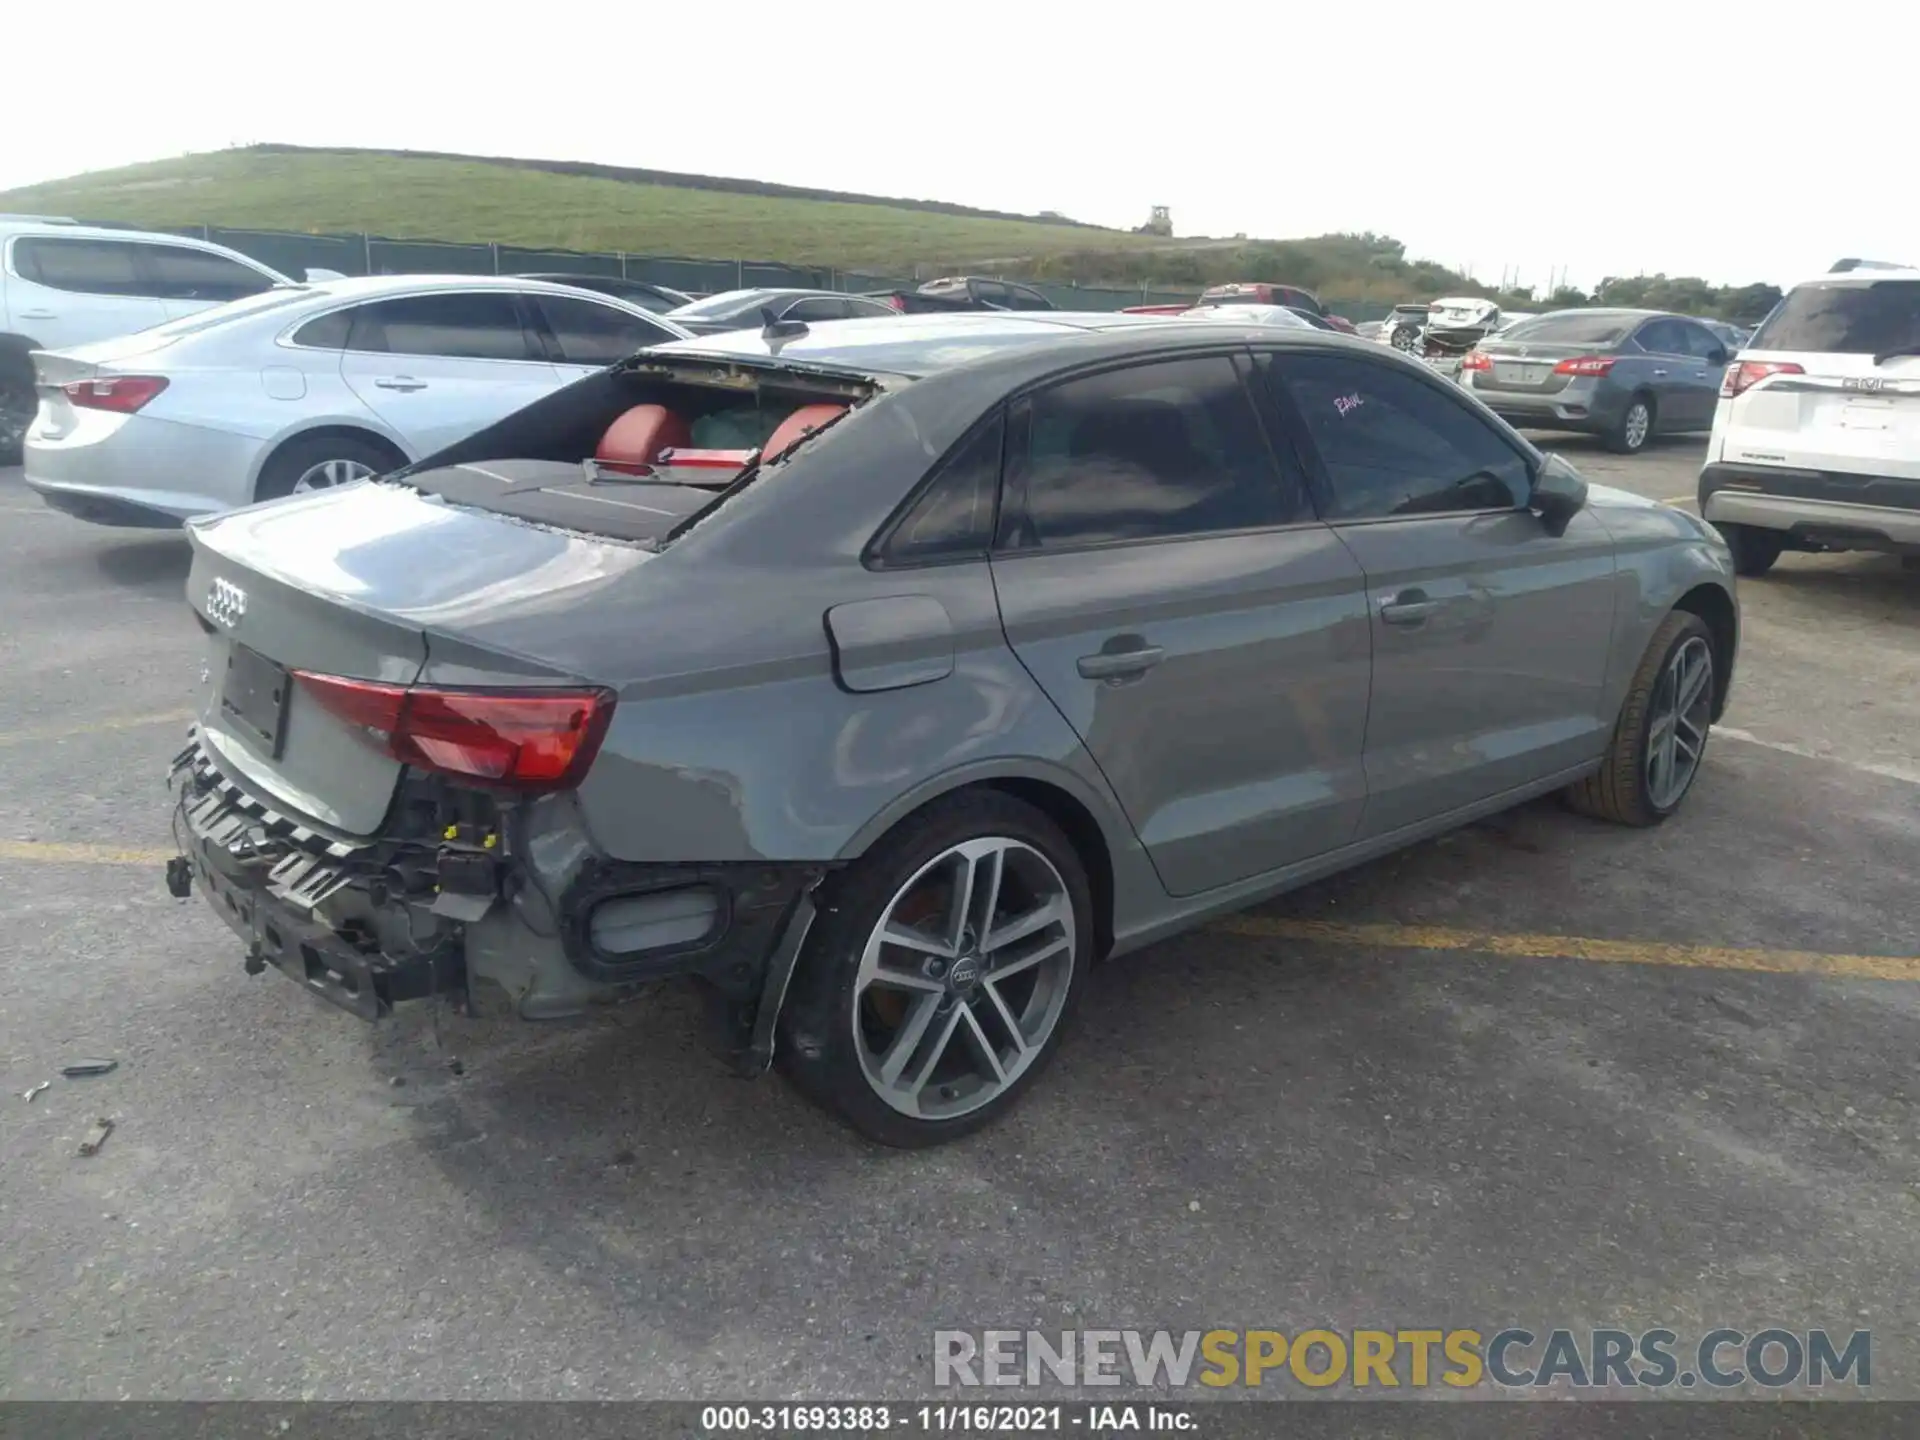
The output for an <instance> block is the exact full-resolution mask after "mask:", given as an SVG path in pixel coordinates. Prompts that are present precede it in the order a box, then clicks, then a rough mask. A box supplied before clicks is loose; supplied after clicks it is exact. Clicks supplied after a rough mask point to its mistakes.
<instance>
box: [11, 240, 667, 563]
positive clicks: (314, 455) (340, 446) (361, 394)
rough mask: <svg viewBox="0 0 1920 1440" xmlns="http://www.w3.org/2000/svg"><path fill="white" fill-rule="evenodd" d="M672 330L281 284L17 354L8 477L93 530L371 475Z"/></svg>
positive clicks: (574, 296) (515, 291)
mask: <svg viewBox="0 0 1920 1440" xmlns="http://www.w3.org/2000/svg"><path fill="white" fill-rule="evenodd" d="M686 334H687V332H686V330H685V329H683V328H682V327H681V326H679V325H676V324H675V323H674V322H672V321H670V320H666V319H663V318H662V317H660V316H658V315H652V314H649V313H648V312H647V311H645V310H642V309H641V308H639V307H638V306H636V305H631V304H628V303H626V302H624V301H621V300H616V299H613V298H611V297H609V296H605V295H595V294H589V293H587V292H585V291H581V290H576V289H572V288H570V287H567V286H563V285H553V284H547V283H543V282H541V281H537V280H527V279H496V278H494V277H491V276H486V277H480V276H420V275H406V276H379V277H373V278H368V279H359V280H337V281H329V282H326V283H322V284H314V285H288V286H282V287H277V288H275V289H272V290H268V291H266V292H264V293H263V294H259V295H254V296H251V297H249V298H247V299H245V300H237V301H235V302H233V303H232V304H229V305H222V306H220V307H218V308H217V309H213V310H208V311H205V312H203V313H201V314H198V315H194V316H190V317H187V318H185V319H182V320H177V321H174V322H172V323H169V324H165V325H158V326H155V327H154V328H152V329H150V330H142V331H140V332H138V333H136V334H133V335H125V336H121V337H120V338H118V339H115V340H105V341H100V342H98V343H96V344H92V345H82V346H77V347H75V348H73V349H70V350H57V351H41V352H37V353H36V354H35V355H34V367H35V379H36V385H37V389H38V394H39V402H40V403H39V411H38V414H37V415H36V416H35V417H34V421H33V425H32V426H31V428H30V429H29V430H28V432H27V439H26V446H25V463H26V481H27V483H28V484H29V485H31V486H32V487H33V488H34V489H35V490H37V491H38V492H39V493H40V495H41V496H42V497H43V498H44V499H45V500H46V502H47V503H48V504H49V505H52V506H53V507H54V508H56V509H59V510H65V511H67V512H68V513H70V514H74V515H78V516H80V517H81V518H82V519H85V520H92V521H96V522H98V523H100V524H103V525H132V526H149V527H152V526H159V527H170V526H175V525H178V524H180V522H181V521H183V520H186V519H189V518H191V517H193V516H196V515H205V514H209V513H212V512H216V511H220V510H227V509H231V508H233V507H234V506H237V505H246V504H250V503H252V502H254V501H256V500H270V499H276V498H279V497H281V496H286V495H292V494H295V493H298V492H302V491H307V490H317V489H322V488H325V487H327V486H331V485H338V484H342V483H344V482H346V481H349V480H357V479H360V478H362V477H364V476H367V475H373V474H380V473H383V472H385V471H388V470H393V469H396V468H398V467H399V466H401V465H404V464H407V463H409V462H411V461H413V460H416V459H418V458H419V457H420V456H422V455H427V454H431V453H432V452H433V451H435V450H439V449H443V448H444V447H446V446H448V445H451V444H452V443H454V442H455V441H456V440H461V439H464V438H465V437H466V436H468V435H471V434H473V433H474V432H475V431H477V430H480V429H482V428H483V427H485V426H487V425H490V424H492V423H493V422H494V421H496V420H499V419H501V418H502V417H504V416H506V415H510V414H512V413H513V412H514V411H516V410H519V409H521V408H522V407H524V406H526V405H529V404H531V403H532V402H533V401H535V400H538V399H540V398H542V397H543V396H545V395H547V394H548V393H550V392H552V391H554V390H557V389H559V388H560V387H561V386H563V385H566V384H568V383H570V382H572V381H574V380H577V379H579V378H581V377H582V376H584V375H587V374H590V373H592V372H593V371H595V370H598V369H600V368H602V367H603V366H606V365H608V364H611V363H612V362H614V361H616V360H623V359H625V358H626V357H627V356H629V355H631V354H633V353H634V352H635V351H637V350H642V349H645V348H646V347H648V346H650V345H655V344H660V343H663V342H665V341H668V340H675V339H680V338H684V337H685V335H686Z"/></svg>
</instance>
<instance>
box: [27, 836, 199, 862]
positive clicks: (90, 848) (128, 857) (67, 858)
mask: <svg viewBox="0 0 1920 1440" xmlns="http://www.w3.org/2000/svg"><path fill="white" fill-rule="evenodd" d="M177 853H178V852H177V851H173V850H129V849H124V848H122V847H120V846H117V845H78V844H70V843H68V842H66V841H61V840H0V860H24V861H26V862H28V863H29V864H36V865H164V864H166V863H167V861H169V860H171V859H172V858H173V857H174V855H175V854H177Z"/></svg>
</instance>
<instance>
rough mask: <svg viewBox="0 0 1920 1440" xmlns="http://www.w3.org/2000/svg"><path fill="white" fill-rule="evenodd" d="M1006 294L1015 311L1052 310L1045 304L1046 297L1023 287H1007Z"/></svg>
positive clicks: (1050, 306) (1049, 305)
mask: <svg viewBox="0 0 1920 1440" xmlns="http://www.w3.org/2000/svg"><path fill="white" fill-rule="evenodd" d="M1007 294H1008V296H1009V297H1011V303H1012V305H1013V308H1014V309H1016V310H1051V309H1052V308H1053V306H1052V305H1051V304H1049V303H1048V302H1047V297H1046V296H1044V295H1042V294H1041V293H1040V292H1039V291H1038V290H1029V289H1027V287H1026V286H1024V285H1009V286H1008V287H1007Z"/></svg>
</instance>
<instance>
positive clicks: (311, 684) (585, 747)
mask: <svg viewBox="0 0 1920 1440" xmlns="http://www.w3.org/2000/svg"><path fill="white" fill-rule="evenodd" d="M294 676H295V678H296V679H298V680H299V682H300V684H301V686H302V687H303V688H304V689H305V690H306V692H307V694H309V695H310V696H312V697H313V699H314V701H315V703H317V704H318V705H320V706H321V707H322V708H323V709H325V710H326V711H328V712H329V713H331V714H332V715H334V716H336V717H338V718H339V719H341V720H344V721H345V722H346V723H347V724H349V725H351V726H353V727H354V728H355V729H356V730H358V731H359V732H360V738H361V739H363V740H365V741H366V743H367V744H369V745H371V746H372V747H373V748H374V749H376V750H379V751H381V752H383V753H384V754H387V755H391V756H392V757H393V758H394V759H396V760H399V761H401V762H403V763H404V764H408V765H415V766H418V767H420V768H421V769H423V770H437V771H440V772H441V773H443V774H448V775H459V776H463V777H464V778H466V779H469V780H479V781H482V782H484V783H487V784H491V785H504V786H507V787H509V788H511V789H515V790H565V789H567V788H569V787H571V786H573V785H575V784H577V783H578V782H579V780H580V777H581V776H582V775H584V774H585V773H586V769H587V767H588V766H589V765H591V764H592V763H593V756H594V752H595V751H597V750H598V749H599V748H600V740H601V738H602V737H603V736H604V735H605V734H606V733H607V722H608V721H609V720H610V719H612V718H613V696H612V695H611V694H610V693H608V692H607V691H605V690H515V691H502V690H430V689H411V688H408V687H405V686H400V685H382V684H380V683H378V682H376V681H372V680H346V679H342V678H341V677H340V676H338V675H315V674H312V673H310V672H308V671H304V670H296V671H295V672H294Z"/></svg>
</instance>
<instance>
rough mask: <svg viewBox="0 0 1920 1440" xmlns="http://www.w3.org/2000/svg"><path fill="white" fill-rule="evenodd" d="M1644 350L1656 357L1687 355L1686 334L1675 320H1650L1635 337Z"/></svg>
mask: <svg viewBox="0 0 1920 1440" xmlns="http://www.w3.org/2000/svg"><path fill="white" fill-rule="evenodd" d="M1633 338H1634V340H1635V341H1637V342H1638V343H1639V346H1640V348H1641V349H1642V350H1648V351H1651V352H1652V353H1654V354H1655V355H1685V354H1687V353H1688V352H1687V337H1686V332H1685V331H1684V330H1683V329H1682V328H1681V326H1680V324H1679V322H1677V321H1674V320H1649V321H1648V322H1647V323H1646V324H1644V325H1642V326H1641V327H1640V329H1639V332H1638V333H1637V334H1635V335H1634V337H1633Z"/></svg>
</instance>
